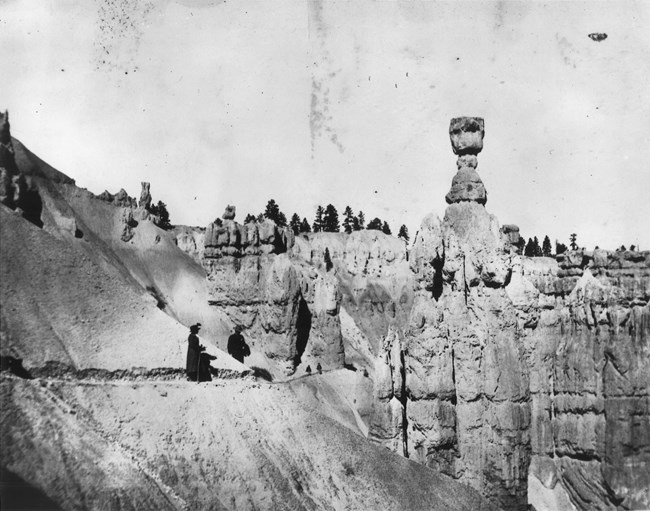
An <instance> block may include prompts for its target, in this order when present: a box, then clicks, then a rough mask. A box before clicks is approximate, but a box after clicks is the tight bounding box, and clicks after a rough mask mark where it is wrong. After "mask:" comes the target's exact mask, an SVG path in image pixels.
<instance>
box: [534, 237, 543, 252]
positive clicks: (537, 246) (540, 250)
mask: <svg viewBox="0 0 650 511" xmlns="http://www.w3.org/2000/svg"><path fill="white" fill-rule="evenodd" d="M533 249H534V251H535V254H534V255H535V257H542V247H540V246H539V240H538V239H537V236H535V237H534V238H533Z"/></svg>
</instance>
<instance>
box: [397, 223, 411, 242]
mask: <svg viewBox="0 0 650 511" xmlns="http://www.w3.org/2000/svg"><path fill="white" fill-rule="evenodd" d="M397 237H398V238H400V239H403V240H404V241H405V242H406V243H408V242H409V230H408V229H407V228H406V225H404V224H402V226H401V227H400V228H399V234H398V235H397Z"/></svg>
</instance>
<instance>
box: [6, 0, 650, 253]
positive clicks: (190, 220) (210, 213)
mask: <svg viewBox="0 0 650 511" xmlns="http://www.w3.org/2000/svg"><path fill="white" fill-rule="evenodd" d="M648 27H650V2H643V1H641V2H620V1H616V2H610V3H602V2H584V3H582V2H581V3H578V2H479V3H476V2H472V3H466V2H461V3H458V2H436V1H425V2H418V1H408V2H399V1H398V2H389V1H368V0H355V1H353V2H338V1H333V0H324V1H313V2H307V1H299V0H292V1H260V2H253V1H234V0H233V1H227V2H223V1H221V2H217V1H205V0H203V1H201V0H183V1H181V0H178V1H173V0H166V1H155V2H154V1H139V2H135V1H132V0H95V1H90V0H88V1H69V0H56V1H54V0H52V1H49V2H48V1H39V2H34V1H33V0H0V69H1V70H2V78H1V80H0V108H7V109H9V112H10V119H11V124H12V133H13V135H14V136H15V137H17V138H18V139H20V140H21V141H22V142H23V143H24V144H25V145H26V146H27V147H28V148H30V149H31V150H32V151H33V152H35V153H36V154H37V155H39V156H40V157H41V158H43V159H45V160H46V161H48V162H49V163H50V164H52V165H53V166H55V167H56V168H58V169H59V170H61V171H62V172H64V173H66V174H68V175H69V176H70V177H72V178H74V179H76V180H77V184H78V185H79V186H82V187H85V188H88V189H89V190H91V191H92V192H94V193H97V194H99V193H101V192H102V191H103V190H104V189H108V190H109V191H110V192H112V193H115V192H117V191H118V190H119V189H120V188H122V187H123V188H125V189H126V191H127V192H129V194H130V195H132V196H136V197H137V196H139V194H140V182H141V181H150V182H151V191H152V195H153V197H154V200H156V201H157V200H162V201H163V202H165V203H166V204H167V205H168V209H169V211H170V214H171V220H172V222H173V223H184V224H191V225H203V226H204V225H206V224H207V223H208V222H210V221H212V220H214V219H215V218H216V217H218V216H221V214H222V213H223V210H224V208H225V206H226V205H227V204H233V205H235V206H236V207H237V219H239V220H240V221H241V220H243V218H244V216H245V215H246V213H249V212H250V213H259V212H261V211H262V210H263V209H264V206H265V204H266V202H267V200H268V199H270V198H273V199H275V200H276V202H277V203H278V204H279V205H280V208H281V210H282V211H284V212H285V214H286V215H287V216H288V217H289V216H290V215H291V214H292V213H293V212H298V214H299V215H301V217H302V216H306V217H307V218H308V219H309V221H310V222H312V221H313V217H314V211H315V208H316V206H317V205H318V204H322V205H323V206H325V205H327V204H328V203H332V204H334V205H335V206H336V207H337V209H338V210H339V213H342V212H343V210H344V208H345V206H346V205H350V206H352V208H353V209H354V210H355V212H357V211H359V210H363V211H364V213H365V215H366V219H367V220H370V219H371V218H373V217H375V216H378V217H380V218H381V219H382V220H387V221H388V222H389V224H390V225H391V227H392V228H393V230H394V231H395V232H396V231H397V229H398V228H399V225H401V224H402V223H404V224H406V225H407V226H408V228H409V231H410V232H411V234H412V235H413V234H414V233H415V231H416V230H417V228H418V226H419V224H420V221H421V219H422V218H423V217H424V216H425V215H426V214H427V213H429V212H432V211H433V212H434V213H436V214H438V215H439V216H441V217H442V216H443V215H444V210H445V207H446V204H445V200H444V196H445V194H446V193H447V192H448V191H449V188H450V185H451V179H452V177H453V176H454V174H455V172H456V157H455V156H454V155H453V153H452V151H451V146H450V143H449V135H448V128H449V120H450V119H451V118H452V117H457V116H462V115H471V116H481V117H484V118H485V129H486V137H485V145H484V149H483V152H482V153H481V154H480V155H479V166H478V169H477V170H478V172H479V175H480V176H481V178H482V179H483V182H484V183H485V186H486V189H487V191H488V202H487V205H486V207H487V209H488V210H489V211H490V212H492V213H495V214H496V215H497V216H498V218H499V220H500V222H501V223H502V224H504V223H514V224H517V225H519V226H520V228H521V232H522V235H524V236H525V237H526V238H528V237H532V236H534V235H537V236H539V238H540V242H541V240H542V238H543V236H544V235H546V234H548V235H549V236H550V238H551V239H552V240H555V239H559V240H560V241H562V242H564V243H567V244H568V237H569V234H570V233H572V232H575V233H577V234H578V243H579V244H580V245H584V246H586V247H587V248H589V249H592V248H593V247H594V245H600V246H601V248H615V247H617V246H620V245H621V244H625V245H630V244H636V245H640V247H641V248H642V249H650V228H649V227H650V222H649V220H648V219H649V218H650V169H649V164H650V127H649V124H650V93H648V90H649V89H650V30H649V29H648ZM594 32H603V33H606V34H607V38H606V39H605V40H603V41H600V42H597V41H594V40H592V39H590V38H589V37H588V35H589V34H590V33H594Z"/></svg>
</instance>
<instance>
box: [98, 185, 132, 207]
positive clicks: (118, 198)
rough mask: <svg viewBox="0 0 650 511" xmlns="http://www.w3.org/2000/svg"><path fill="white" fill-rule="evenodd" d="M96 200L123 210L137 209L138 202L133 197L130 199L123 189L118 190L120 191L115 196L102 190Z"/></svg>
mask: <svg viewBox="0 0 650 511" xmlns="http://www.w3.org/2000/svg"><path fill="white" fill-rule="evenodd" d="M97 198H98V199H100V200H103V201H106V202H110V203H111V204H115V205H116V206H120V207H123V208H137V207H138V201H137V200H136V199H135V197H130V196H129V194H128V193H127V192H126V190H125V189H124V188H120V191H119V192H117V193H116V194H115V195H113V194H112V193H110V192H109V191H108V190H104V191H103V192H102V193H100V194H99V195H98V196H97Z"/></svg>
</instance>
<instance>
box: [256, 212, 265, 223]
mask: <svg viewBox="0 0 650 511" xmlns="http://www.w3.org/2000/svg"><path fill="white" fill-rule="evenodd" d="M255 221H256V222H257V223H258V224H261V223H262V222H263V221H264V213H260V214H259V215H257V218H256V219H255Z"/></svg>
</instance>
